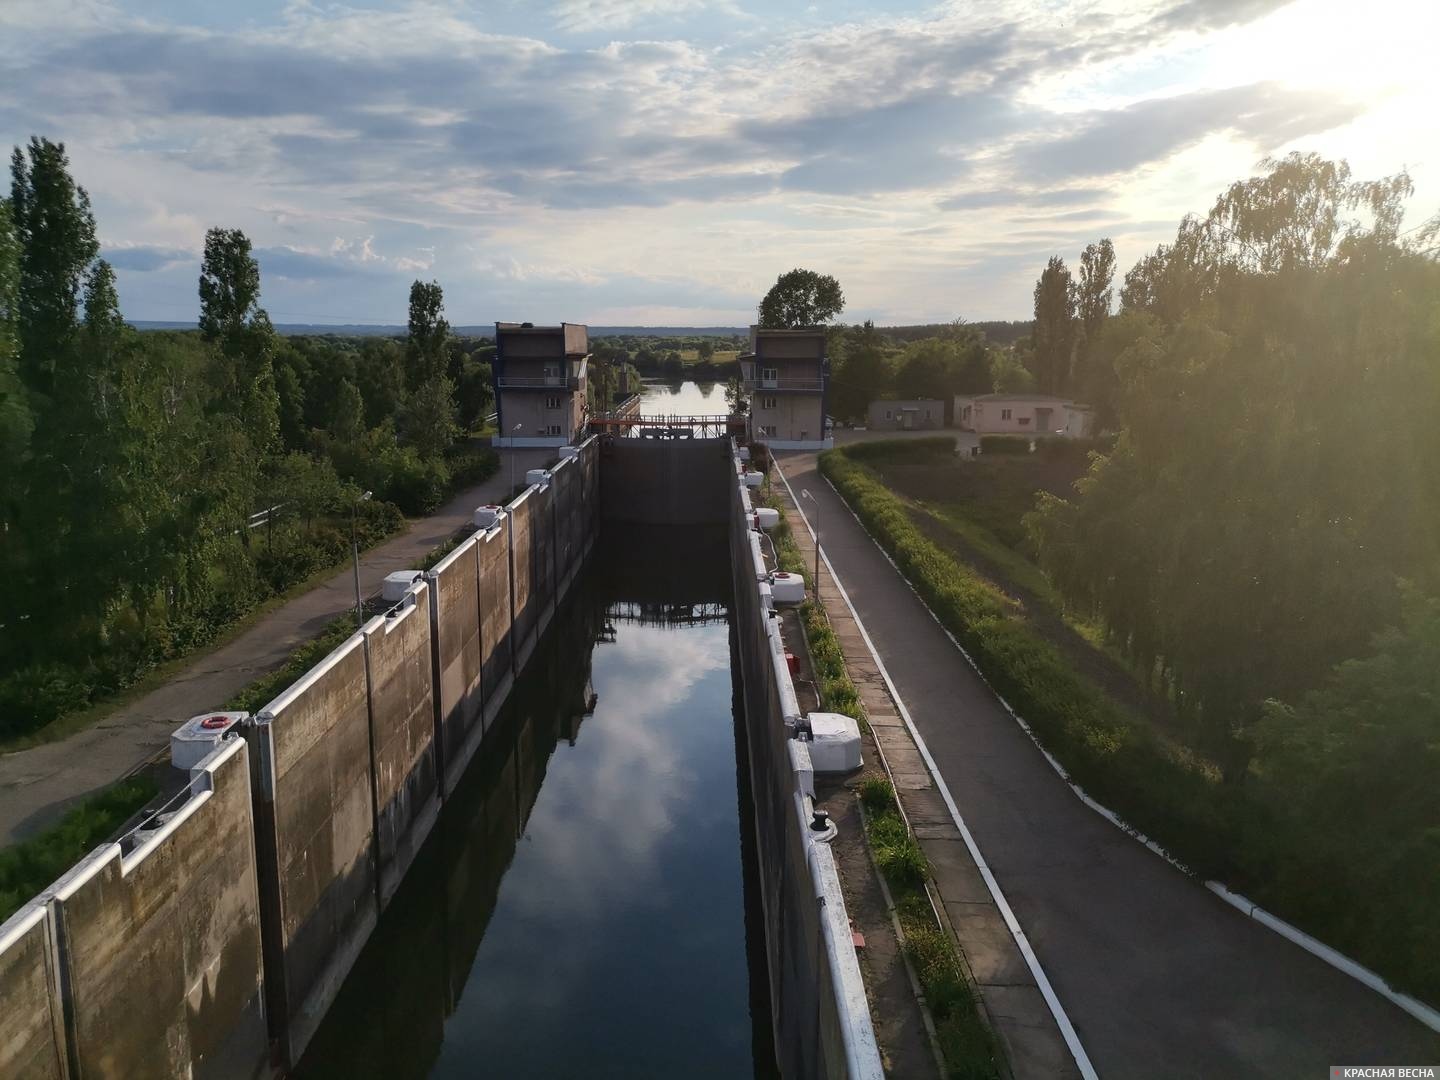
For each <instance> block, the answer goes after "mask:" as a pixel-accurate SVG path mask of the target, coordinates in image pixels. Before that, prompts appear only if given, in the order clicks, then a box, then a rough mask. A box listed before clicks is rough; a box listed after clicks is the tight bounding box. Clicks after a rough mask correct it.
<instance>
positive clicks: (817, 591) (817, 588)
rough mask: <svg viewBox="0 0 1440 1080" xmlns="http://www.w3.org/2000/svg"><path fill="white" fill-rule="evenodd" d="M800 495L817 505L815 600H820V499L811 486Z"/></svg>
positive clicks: (801, 491)
mask: <svg viewBox="0 0 1440 1080" xmlns="http://www.w3.org/2000/svg"><path fill="white" fill-rule="evenodd" d="M800 497H801V498H802V499H809V500H810V502H811V503H813V504H814V506H815V602H816V603H819V602H820V500H819V499H817V498H815V496H814V495H811V494H810V489H809V488H801V489H800Z"/></svg>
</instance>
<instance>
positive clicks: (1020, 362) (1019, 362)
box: [990, 346, 1035, 394]
mask: <svg viewBox="0 0 1440 1080" xmlns="http://www.w3.org/2000/svg"><path fill="white" fill-rule="evenodd" d="M1027 355H1028V350H1022V349H1019V348H1018V347H1017V346H1011V347H1010V348H1008V349H996V350H995V352H994V353H992V354H991V356H990V389H991V390H993V391H994V392H995V393H997V394H1027V393H1029V392H1030V391H1032V390H1034V389H1035V376H1034V374H1033V373H1032V372H1031V370H1030V367H1029V365H1027V364H1026V363H1025V360H1024V359H1022V357H1023V356H1027Z"/></svg>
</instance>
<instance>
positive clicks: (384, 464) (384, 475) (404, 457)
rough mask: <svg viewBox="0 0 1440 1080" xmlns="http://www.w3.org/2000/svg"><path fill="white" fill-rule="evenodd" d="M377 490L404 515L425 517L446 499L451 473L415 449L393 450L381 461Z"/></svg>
mask: <svg viewBox="0 0 1440 1080" xmlns="http://www.w3.org/2000/svg"><path fill="white" fill-rule="evenodd" d="M378 465H379V475H378V477H377V479H376V481H375V488H376V490H377V491H378V492H379V493H380V494H381V497H382V498H384V499H385V501H387V502H392V503H394V504H395V505H396V506H398V507H399V508H400V509H401V511H402V512H404V513H406V514H408V515H410V516H412V517H421V516H424V515H425V514H429V513H432V512H433V511H434V510H435V509H436V507H438V506H439V505H440V504H441V502H443V501H444V499H445V494H446V491H447V490H448V488H449V484H450V470H449V469H448V468H447V467H446V465H445V462H444V461H443V460H441V459H439V458H425V457H421V456H420V453H419V451H417V450H416V449H415V448H414V447H413V446H392V447H390V448H389V449H388V450H386V451H385V452H384V453H383V454H382V455H381V457H380V461H379V463H378Z"/></svg>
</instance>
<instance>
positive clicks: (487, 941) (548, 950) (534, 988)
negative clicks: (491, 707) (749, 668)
mask: <svg viewBox="0 0 1440 1080" xmlns="http://www.w3.org/2000/svg"><path fill="white" fill-rule="evenodd" d="M714 539H715V538H714V537H707V538H705V540H704V541H703V542H696V541H695V540H694V538H693V537H692V536H691V534H688V533H687V534H683V536H677V535H674V534H669V533H665V532H658V531H653V530H647V531H643V532H638V533H633V534H631V535H629V536H627V537H626V539H625V541H624V543H623V544H619V545H614V546H613V547H612V548H610V549H608V550H607V549H606V548H605V547H603V546H602V548H601V549H599V550H597V554H596V556H595V557H594V558H593V559H592V561H591V563H590V566H589V569H588V570H587V571H586V574H585V577H584V579H583V583H577V591H578V595H574V598H573V599H572V601H571V602H569V603H567V604H566V605H564V606H562V608H561V610H560V611H559V612H558V613H557V615H556V619H555V622H554V624H553V625H552V627H551V630H550V632H549V635H548V636H547V640H546V642H545V644H544V646H543V647H542V648H541V649H539V650H537V651H536V654H535V657H534V658H533V659H532V661H531V664H530V666H529V669H528V670H527V672H526V674H525V678H523V679H522V680H520V682H519V683H517V685H516V689H515V691H514V692H513V693H512V696H511V700H510V702H509V704H508V705H507V707H506V709H505V710H504V711H503V713H502V715H501V717H500V718H499V719H498V720H497V723H496V727H495V729H494V730H493V731H491V732H489V733H487V735H486V739H485V742H484V744H483V746H482V747H481V750H480V752H479V753H478V754H477V756H476V760H475V763H474V765H473V766H472V768H471V770H470V772H469V774H468V775H467V777H466V779H465V780H464V782H463V783H462V785H461V787H460V788H459V790H458V791H457V793H456V797H455V798H453V799H451V800H450V802H448V803H447V804H446V806H445V809H444V812H443V814H442V815H441V819H440V822H439V824H438V825H437V827H436V830H435V832H434V833H433V834H432V836H431V839H430V841H429V842H428V843H427V845H426V847H425V850H424V851H423V852H422V854H421V857H420V858H419V859H418V860H417V861H416V863H415V866H414V868H413V869H412V870H411V873H410V876H409V877H408V878H407V879H406V881H405V884H404V886H403V887H402V888H401V890H400V892H399V894H398V895H397V896H396V898H395V901H394V902H393V903H392V905H391V906H390V908H389V909H388V910H387V911H386V912H385V915H384V916H383V917H382V919H381V921H380V926H379V929H378V930H377V932H376V935H375V937H374V938H373V939H372V940H371V942H370V944H369V945H368V946H367V948H366V950H365V952H364V953H363V954H362V956H361V958H360V961H359V962H358V964H357V965H356V967H355V970H354V971H353V972H352V974H351V976H350V978H349V979H348V980H347V982H346V984H345V987H344V989H343V990H342V991H341V994H340V997H339V998H338V1000H337V1001H336V1003H335V1005H334V1007H333V1008H332V1010H331V1012H330V1014H329V1016H328V1017H327V1018H326V1020H325V1023H324V1025H323V1026H322V1027H321V1029H320V1031H319V1033H318V1035H317V1036H316V1038H315V1040H314V1041H313V1042H312V1044H311V1046H310V1049H309V1051H308V1052H307V1054H306V1056H305V1058H304V1060H303V1061H302V1062H301V1063H300V1068H299V1069H298V1070H297V1074H298V1075H299V1076H301V1077H328V1076H337V1077H338V1076H344V1077H361V1076H384V1077H420V1076H429V1077H582V1076H583V1077H607V1076H614V1077H652V1076H653V1077H680V1076H685V1077H702V1076H714V1077H740V1076H752V1075H765V1076H768V1075H771V1074H772V1071H773V1068H772V1066H771V1064H770V1062H771V1060H772V1059H773V1055H772V1052H771V1047H770V1045H769V1037H770V1020H769V1012H768V1010H769V1003H768V1000H767V998H766V996H765V994H766V991H765V985H766V979H765V969H764V960H763V951H762V949H763V943H762V942H760V941H758V940H753V935H752V937H751V939H747V933H746V923H747V904H749V905H750V908H749V910H750V912H751V921H752V922H753V924H754V926H756V927H758V926H759V925H760V920H759V917H758V913H757V912H756V909H755V907H754V905H756V904H758V898H757V897H756V896H754V895H753V889H752V888H747V886H748V885H749V883H748V882H747V881H746V876H747V874H748V873H749V867H748V866H746V865H745V860H748V859H750V858H751V852H750V851H749V830H750V829H751V828H752V827H753V826H752V823H751V821H750V807H749V798H750V796H749V791H748V788H746V787H745V786H744V785H745V783H746V778H745V775H744V772H743V770H741V769H739V768H738V767H737V761H743V760H744V754H743V747H742V746H741V745H740V744H738V743H737V739H743V737H744V733H743V721H741V720H739V719H738V718H737V716H736V714H735V712H734V707H733V705H732V702H733V700H734V699H733V697H732V681H731V665H732V656H733V654H732V650H731V643H730V631H729V625H728V621H729V620H728V614H727V610H726V601H727V600H728V564H727V563H726V562H725V558H726V554H725V548H724V537H723V534H722V535H720V537H719V546H718V548H711V547H710V544H711V543H713V541H714ZM617 549H618V550H617ZM657 553H658V554H657ZM666 556H669V557H668V558H667V557H666ZM676 556H679V557H678V559H677V558H676ZM702 566H703V567H706V568H707V569H706V570H704V571H701V570H699V569H698V567H702ZM712 567H713V568H718V569H719V570H720V571H721V573H720V574H718V575H717V574H715V573H713V572H711V571H710V569H709V568H712ZM737 724H738V725H739V731H738V732H737ZM742 812H743V813H744V815H745V817H744V821H743V831H742V818H741V814H742ZM742 835H743V836H744V839H745V850H744V855H743V858H742ZM752 1013H753V1016H752Z"/></svg>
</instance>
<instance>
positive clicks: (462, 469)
mask: <svg viewBox="0 0 1440 1080" xmlns="http://www.w3.org/2000/svg"><path fill="white" fill-rule="evenodd" d="M449 464H450V488H451V490H452V491H459V490H460V489H461V488H467V487H474V486H475V485H476V484H483V483H484V482H485V481H486V480H489V479H490V477H492V476H494V475H495V474H496V472H498V471H499V469H500V455H499V454H497V453H495V451H494V450H491V449H490V448H489V447H488V446H478V445H476V444H474V443H462V444H460V445H458V446H456V447H455V449H454V450H452V451H451V452H450V455H449Z"/></svg>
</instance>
